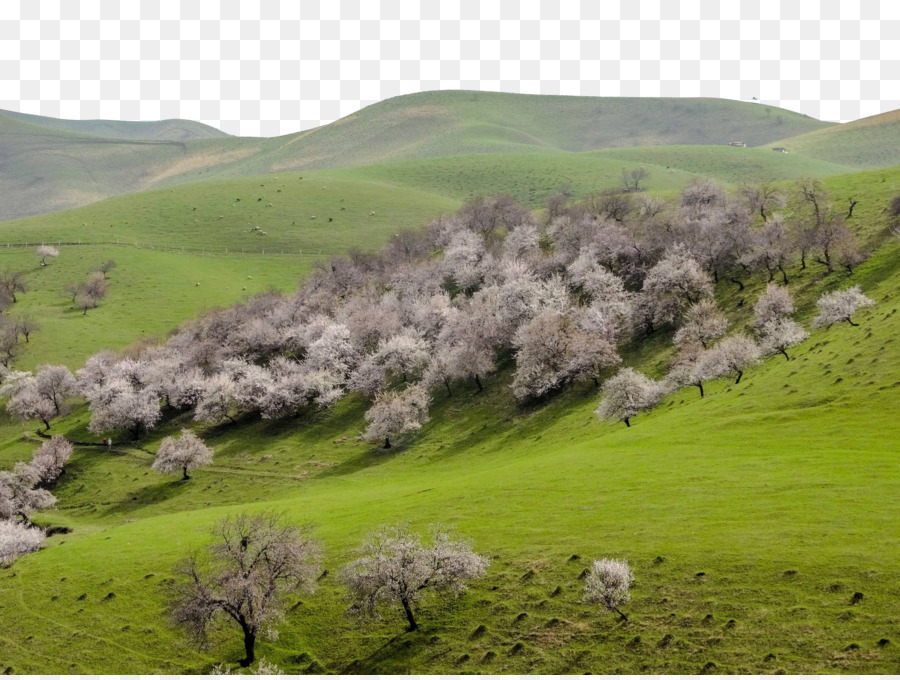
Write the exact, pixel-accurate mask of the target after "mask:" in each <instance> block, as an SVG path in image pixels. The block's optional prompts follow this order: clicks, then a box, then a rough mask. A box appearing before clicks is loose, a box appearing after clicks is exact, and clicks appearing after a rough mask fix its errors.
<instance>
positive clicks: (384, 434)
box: [363, 384, 431, 449]
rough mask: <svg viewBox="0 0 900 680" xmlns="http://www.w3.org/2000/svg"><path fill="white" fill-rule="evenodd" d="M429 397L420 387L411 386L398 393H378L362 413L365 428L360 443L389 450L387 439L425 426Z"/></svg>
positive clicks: (423, 388) (419, 385)
mask: <svg viewBox="0 0 900 680" xmlns="http://www.w3.org/2000/svg"><path fill="white" fill-rule="evenodd" d="M430 401H431V397H430V396H429V394H428V390H427V389H425V387H424V386H423V385H421V384H414V385H410V386H409V387H407V388H406V389H405V390H403V391H402V392H379V394H378V396H377V397H376V398H375V403H374V404H373V405H372V408H370V409H369V410H368V411H366V416H365V417H366V422H367V423H368V427H366V431H365V433H364V434H363V439H365V440H366V441H368V442H381V441H383V442H384V447H383V448H385V449H389V448H391V446H392V444H391V437H399V436H400V435H401V434H404V433H406V432H414V431H415V430H419V429H421V427H422V425H424V424H425V423H427V422H428V405H429V403H430Z"/></svg>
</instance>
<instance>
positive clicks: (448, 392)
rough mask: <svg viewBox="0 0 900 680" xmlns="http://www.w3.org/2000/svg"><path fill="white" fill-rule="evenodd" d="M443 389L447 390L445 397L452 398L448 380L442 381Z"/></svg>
mask: <svg viewBox="0 0 900 680" xmlns="http://www.w3.org/2000/svg"><path fill="white" fill-rule="evenodd" d="M444 387H446V388H447V396H448V397H452V396H453V392H451V391H450V381H449V380H445V381H444Z"/></svg>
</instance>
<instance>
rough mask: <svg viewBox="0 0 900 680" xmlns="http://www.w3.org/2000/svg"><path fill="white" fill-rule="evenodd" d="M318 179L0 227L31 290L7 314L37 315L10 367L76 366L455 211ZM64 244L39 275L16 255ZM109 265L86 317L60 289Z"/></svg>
mask: <svg viewBox="0 0 900 680" xmlns="http://www.w3.org/2000/svg"><path fill="white" fill-rule="evenodd" d="M325 180H326V181H327V184H325V183H323V182H322V181H318V180H317V179H315V178H313V177H308V178H306V179H303V180H300V179H299V178H298V176H297V175H287V174H282V175H279V176H277V177H276V176H271V175H269V176H264V177H255V178H245V179H236V180H224V181H216V182H200V183H196V184H190V185H185V186H182V187H175V188H172V189H159V190H156V191H150V192H143V193H139V194H131V195H127V196H119V197H116V198H111V199H108V200H105V201H100V202H98V203H94V204H92V205H89V206H85V207H83V208H77V209H74V210H68V211H65V212H61V213H55V214H52V215H40V216H36V217H31V218H27V219H23V220H13V221H10V222H5V223H3V224H0V270H4V269H6V268H10V269H15V270H19V271H25V272H26V280H27V281H28V286H29V289H30V290H29V292H28V293H26V294H24V295H21V296H20V297H19V302H18V303H17V304H16V305H14V307H13V308H12V309H11V310H10V313H11V314H13V315H19V314H26V313H29V314H32V315H33V316H35V318H36V319H38V320H39V322H40V323H41V326H42V328H41V330H40V331H39V332H37V333H35V334H34V335H33V336H32V338H31V341H30V342H29V343H28V344H27V345H23V346H22V347H20V349H21V355H20V356H19V357H18V358H17V360H16V364H17V365H18V366H20V367H23V368H24V367H33V366H35V365H37V364H40V363H43V362H46V361H65V362H66V363H71V364H72V365H77V364H80V363H81V361H83V360H84V359H85V358H86V357H87V356H89V355H90V354H92V353H94V352H95V351H97V350H98V349H99V348H101V347H110V348H116V349H120V348H123V347H125V346H127V345H129V344H131V343H132V342H134V341H135V340H138V339H139V338H142V337H152V336H164V335H165V333H167V332H168V331H169V330H171V329H172V328H174V327H175V326H176V325H178V324H179V323H181V322H183V321H185V320H186V319H189V318H191V317H193V316H195V315H196V314H197V313H198V312H199V311H200V310H202V309H204V308H209V307H214V306H221V305H227V304H232V303H234V302H236V301H238V300H240V299H241V298H243V297H246V296H248V295H251V294H253V293H257V292H262V291H265V290H267V289H268V288H269V287H274V288H277V289H280V290H290V289H293V288H295V287H296V285H297V281H298V280H299V278H300V277H301V275H304V274H306V273H308V272H309V271H310V268H311V267H312V265H313V263H314V262H316V261H317V260H319V259H321V258H324V257H328V256H331V255H336V254H339V253H343V252H346V251H347V250H348V249H349V248H353V247H355V248H360V249H363V250H374V249H377V248H379V247H380V246H381V245H382V244H383V243H384V242H385V241H387V239H388V238H389V237H390V236H391V235H392V234H394V233H396V232H397V231H398V230H400V229H403V228H411V227H419V226H421V225H423V224H424V223H425V222H426V221H427V220H429V219H432V218H434V217H437V216H439V215H440V214H442V213H444V212H450V211H452V210H455V209H456V208H457V207H458V206H459V202H458V201H457V200H454V199H452V198H447V197H444V196H440V195H436V194H431V193H426V192H423V191H420V190H417V189H411V188H407V187H403V186H386V185H384V184H382V183H378V182H371V181H360V180H352V179H338V178H333V177H327V178H325ZM258 199H262V200H258ZM372 212H374V213H375V214H374V215H372V214H371V213H372ZM313 215H315V216H316V219H311V217H312V216H313ZM329 217H330V218H331V219H332V221H331V222H329ZM254 226H259V227H260V230H254V229H253V227H254ZM260 231H264V232H265V235H262V234H261V233H260ZM60 241H61V242H62V243H61V244H59V246H58V247H59V249H60V252H61V255H60V257H59V258H58V259H57V260H54V261H53V262H52V263H51V264H50V265H49V266H47V267H40V266H39V265H38V259H37V258H36V257H35V247H34V246H29V247H25V246H19V247H15V244H23V243H32V244H37V243H41V242H52V243H54V244H58V243H59V242H60ZM10 243H11V244H13V247H9V246H8V245H7V244H10ZM108 259H113V260H114V261H115V262H116V263H117V265H118V267H117V268H116V270H115V271H113V272H112V274H111V275H110V276H111V279H112V281H111V283H110V293H109V295H110V297H109V299H108V300H107V301H105V302H104V303H103V304H102V305H101V306H100V307H99V308H97V309H94V310H91V311H90V312H89V313H88V315H87V316H86V317H83V318H82V317H81V316H80V314H81V311H79V310H76V309H73V308H72V303H71V299H70V298H69V297H68V296H66V295H64V294H63V290H64V288H65V286H66V285H67V284H69V283H72V282H75V281H82V280H84V279H85V278H86V277H87V275H88V273H89V272H90V271H91V270H92V269H93V268H94V267H96V266H98V265H99V264H101V263H102V262H105V261H106V260H108ZM249 277H252V278H249Z"/></svg>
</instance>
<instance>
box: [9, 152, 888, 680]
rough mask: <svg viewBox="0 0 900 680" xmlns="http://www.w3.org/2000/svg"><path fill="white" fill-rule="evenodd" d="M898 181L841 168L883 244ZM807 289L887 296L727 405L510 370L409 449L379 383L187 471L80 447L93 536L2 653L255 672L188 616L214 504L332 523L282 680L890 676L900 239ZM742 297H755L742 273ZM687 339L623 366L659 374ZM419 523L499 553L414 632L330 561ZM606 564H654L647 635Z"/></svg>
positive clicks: (69, 475) (31, 591) (639, 570)
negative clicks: (390, 444)
mask: <svg viewBox="0 0 900 680" xmlns="http://www.w3.org/2000/svg"><path fill="white" fill-rule="evenodd" d="M897 172H898V171H897V170H896V169H895V170H894V171H893V172H892V173H889V174H888V176H887V178H886V181H884V182H880V181H877V176H878V174H879V173H864V174H860V175H858V176H848V177H843V178H841V177H838V178H832V179H830V180H829V182H830V183H832V187H833V189H834V190H835V192H836V193H839V192H840V191H841V189H840V185H845V184H846V185H847V187H845V189H844V190H847V191H849V190H853V189H854V188H856V189H858V188H859V187H862V186H864V187H867V189H868V192H869V193H868V194H867V195H866V200H865V208H866V211H864V212H861V213H860V216H861V221H860V222H859V225H860V226H861V227H863V228H864V229H865V230H871V232H876V231H877V232H878V233H882V234H883V233H884V231H883V227H884V226H885V222H884V217H883V215H880V209H879V207H878V206H879V205H883V204H884V202H885V201H886V200H888V199H889V198H890V197H891V196H892V193H891V192H892V189H891V187H892V181H894V180H896V178H897ZM851 185H852V186H851ZM860 207H861V208H862V207H863V203H861V204H860ZM854 226H856V223H854ZM791 281H792V283H791V289H792V291H793V293H794V295H795V296H796V299H797V302H798V306H799V317H800V318H801V319H802V320H803V321H804V322H808V321H809V319H810V318H811V316H812V314H813V301H814V299H815V297H816V296H817V295H818V294H819V293H820V292H821V290H822V288H823V286H824V288H825V289H833V288H839V287H845V286H847V285H850V284H854V283H855V284H859V285H861V286H862V288H863V290H864V291H865V292H866V293H867V294H869V295H870V296H871V297H873V298H874V299H875V300H876V302H877V305H876V306H875V307H874V308H872V309H871V310H869V311H868V312H866V313H865V314H863V315H860V316H859V318H858V319H857V320H858V321H859V322H860V323H861V325H860V327H858V328H852V327H850V326H849V325H846V324H845V325H843V326H840V327H837V326H836V327H834V328H831V329H829V330H819V331H815V332H814V333H813V334H812V336H811V337H810V339H809V340H808V341H807V342H805V343H804V344H803V345H801V346H800V347H798V348H796V350H794V352H792V354H793V356H794V359H793V360H792V361H790V362H786V361H784V360H782V359H781V358H780V357H776V358H772V359H769V360H768V361H766V362H765V363H764V364H763V365H761V366H759V367H757V368H754V369H752V370H751V371H748V373H747V375H746V376H745V377H744V379H743V380H742V381H741V383H740V384H739V385H734V384H732V383H731V382H730V381H726V380H722V381H716V382H715V383H711V384H710V385H709V389H708V390H707V394H706V397H705V398H703V399H700V398H699V396H698V394H697V391H696V389H685V390H682V391H681V392H678V393H676V394H674V395H672V396H671V397H670V398H668V399H667V400H665V401H664V402H663V403H662V404H661V405H660V406H659V407H657V408H656V409H655V410H654V411H653V412H651V413H649V414H644V415H641V416H639V417H638V418H636V419H635V421H634V423H633V426H632V427H631V428H625V427H624V426H622V425H621V424H618V425H612V424H607V425H602V424H600V423H598V422H597V420H596V418H595V416H594V415H593V414H592V413H591V411H592V409H593V407H594V406H595V405H596V402H597V400H598V396H599V395H598V394H597V392H596V390H595V388H593V387H589V386H582V387H577V388H574V389H571V390H569V391H568V392H566V393H565V394H564V395H562V396H561V397H559V398H557V399H554V400H551V401H549V402H546V403H544V404H542V405H538V406H533V407H529V408H522V407H519V406H516V405H515V403H514V402H513V400H512V399H511V397H510V394H509V387H508V383H509V372H508V370H506V371H501V373H500V374H499V375H497V376H496V377H494V378H492V379H491V380H490V381H489V383H487V385H486V386H487V389H486V390H485V392H483V393H481V394H472V393H470V392H469V391H468V390H466V389H465V388H462V389H459V390H457V392H458V393H457V395H456V396H455V397H453V398H447V397H444V396H442V395H437V396H436V403H435V406H434V409H433V411H432V419H431V422H430V423H429V424H428V425H426V427H425V428H424V429H423V430H422V432H421V433H420V434H418V435H416V436H415V437H411V438H409V439H408V440H407V441H406V443H405V444H403V445H402V446H398V447H396V448H395V449H394V450H393V452H392V453H389V454H387V453H383V452H377V451H375V450H373V449H372V447H371V446H368V445H365V444H362V443H360V442H358V441H356V437H357V434H358V432H359V430H360V429H361V428H362V427H363V419H362V416H363V413H364V411H365V409H366V405H365V404H364V403H363V402H362V400H361V399H359V398H355V397H350V398H347V399H345V400H344V401H342V402H341V403H340V404H339V405H338V407H337V408H335V409H333V410H330V411H328V412H326V413H322V414H320V415H318V416H314V417H311V418H308V419H295V420H287V421H280V422H274V423H272V422H264V421H262V422H261V421H257V420H247V421H242V422H239V423H238V424H237V425H234V426H224V427H211V428H206V429H203V430H201V434H202V436H203V437H204V439H205V440H207V441H208V442H209V443H210V444H211V445H213V446H214V447H215V449H216V460H215V463H214V465H213V466H212V467H211V468H208V469H205V470H200V471H197V472H195V473H194V478H193V479H192V480H191V481H189V482H187V483H179V482H173V481H171V479H168V478H161V477H159V476H157V474H156V473H154V472H153V471H151V470H150V469H149V465H150V463H151V454H149V453H147V451H145V450H144V449H139V448H133V447H130V446H127V445H126V446H122V447H119V448H118V449H117V451H116V453H114V454H107V453H105V452H101V451H100V450H97V449H89V448H83V449H79V450H78V451H77V452H76V454H75V456H74V458H73V460H72V461H71V463H70V465H69V466H68V469H67V472H66V474H65V476H64V477H63V479H62V480H61V481H60V483H59V484H58V485H57V487H56V488H55V489H54V492H55V493H56V494H57V495H58V496H59V498H60V503H59V505H58V506H57V508H56V509H55V510H54V511H53V512H50V513H46V514H45V515H44V516H43V517H42V519H43V520H44V521H47V522H50V523H53V524H54V525H59V526H65V527H69V528H71V529H72V530H73V531H72V533H69V534H64V535H58V536H55V537H53V538H51V539H49V540H48V543H47V547H46V549H44V550H42V551H41V552H39V553H36V554H34V555H30V556H28V557H25V558H23V559H21V560H19V561H18V562H17V563H16V564H15V565H14V566H13V567H12V568H11V569H9V570H6V571H3V572H0V608H2V609H0V639H2V640H3V642H4V657H3V663H4V664H5V667H6V668H8V669H9V670H8V672H10V673H28V672H32V673H37V672H44V673H78V672H88V671H91V672H95V673H101V672H105V673H143V674H147V673H203V672H208V671H209V669H210V667H211V666H212V665H213V664H214V663H217V662H220V661H223V660H225V661H229V660H231V661H233V660H234V659H236V658H238V657H239V655H240V651H241V650H240V643H239V640H238V639H237V638H236V637H226V638H223V639H219V640H216V644H215V645H214V646H213V647H212V648H210V649H208V650H198V649H197V648H196V647H194V646H192V645H190V644H188V643H187V642H186V641H185V640H184V637H183V635H182V634H181V632H180V631H178V630H176V629H174V628H172V627H171V626H170V624H169V623H168V621H167V619H166V616H165V613H164V610H165V605H166V582H167V580H168V579H170V578H172V576H173V568H174V565H175V563H176V562H177V561H178V560H179V559H180V558H181V557H182V556H183V555H185V554H186V553H187V552H188V551H189V550H190V549H191V548H193V547H197V546H201V545H204V544H206V543H207V542H208V541H209V540H210V536H209V529H210V527H211V526H212V524H213V523H214V522H215V520H216V519H217V518H220V517H222V516H224V515H226V514H230V513H234V512H236V511H239V510H256V509H261V508H273V509H276V510H278V511H281V512H284V513H285V515H286V516H287V517H288V518H289V519H291V520H293V521H296V522H307V521H313V522H315V523H316V534H317V536H318V537H319V538H321V539H322V540H323V542H324V543H325V548H326V554H325V565H324V566H325V567H326V568H327V569H328V574H326V575H324V576H323V577H322V578H321V579H320V581H319V584H318V586H319V587H318V592H317V593H315V594H314V595H308V596H307V595H303V596H302V597H299V598H297V601H296V602H295V603H292V604H293V606H292V609H291V611H290V613H289V614H288V616H287V619H286V620H285V621H284V622H282V623H280V624H279V626H278V628H279V631H280V635H279V636H278V638H277V639H274V640H267V641H263V642H262V643H261V644H260V647H261V649H260V651H259V653H260V654H261V655H262V656H264V657H265V658H267V659H269V660H270V661H272V662H274V663H276V664H278V665H279V666H280V667H281V668H283V669H284V670H285V671H286V672H290V673H299V672H305V671H312V672H321V671H322V670H324V671H330V672H345V673H353V674H360V673H362V674H366V673H382V674H383V673H411V672H412V673H424V672H428V673H445V674H458V673H460V672H473V673H474V672H481V673H485V672H492V673H513V674H521V673H552V674H557V673H584V672H592V673H627V674H649V673H675V674H684V673H699V672H701V671H705V672H711V671H713V672H719V673H741V674H757V673H775V672H788V673H811V674H820V673H852V674H858V673H889V672H891V671H892V670H893V669H895V668H896V667H897V665H898V664H900V648H898V645H897V640H896V638H897V633H896V625H895V622H896V618H897V601H898V597H900V588H898V583H900V569H898V566H897V565H898V559H897V557H898V555H897V550H898V548H897V543H896V536H897V535H898V533H900V520H898V518H897V515H896V512H894V505H893V504H894V499H895V498H896V497H897V495H898V493H900V461H898V460H897V457H896V442H897V441H898V438H900V425H898V422H897V419H896V418H895V417H894V414H893V411H892V408H891V407H890V405H891V404H893V403H894V402H895V401H896V392H897V390H898V389H900V383H898V381H897V375H896V370H895V369H896V366H898V365H900V345H898V344H897V342H896V341H895V340H896V337H897V335H898V332H900V325H898V324H900V315H898V314H897V312H896V306H897V305H896V300H897V297H898V295H900V243H898V242H897V240H896V238H888V239H887V240H883V241H882V245H880V246H879V248H878V249H877V251H876V252H875V253H874V255H873V257H872V258H871V259H870V260H869V261H868V262H867V263H866V264H865V265H863V266H861V267H859V268H858V269H857V270H856V272H855V273H854V274H853V275H852V276H848V275H847V274H846V273H840V272H837V273H835V274H833V275H831V276H830V277H827V278H826V277H823V274H822V272H821V270H820V269H818V268H810V269H807V270H806V271H799V270H798V269H793V270H792V271H791ZM764 285H765V281H764V278H762V277H757V278H755V279H754V280H753V281H752V282H751V283H750V285H749V286H748V290H747V291H746V292H745V293H744V294H743V295H744V296H745V297H747V298H751V297H752V296H754V295H756V294H757V293H758V292H759V291H760V290H761V289H762V288H763V287H764ZM719 302H720V304H721V305H722V306H723V308H724V309H728V310H731V311H732V312H733V313H736V314H738V315H739V316H740V315H743V316H740V318H744V319H746V315H747V314H748V313H749V312H748V310H747V309H746V305H744V306H738V294H737V293H736V292H735V291H734V288H733V287H730V286H726V285H723V286H721V287H720V290H719ZM666 344H667V343H664V342H659V343H651V344H650V345H649V346H647V347H645V348H644V350H643V351H642V352H641V353H640V354H629V355H628V356H627V357H626V361H627V363H629V364H638V365H640V366H641V367H642V368H644V369H645V370H648V371H650V372H651V373H656V372H658V371H659V369H660V366H661V363H662V361H663V360H664V358H665V356H666V352H667V349H666ZM187 417H188V416H180V417H175V418H172V419H171V420H169V421H168V422H167V423H166V424H165V426H164V427H163V428H162V429H161V430H160V431H159V432H156V433H154V435H153V436H152V437H151V438H150V440H149V441H145V442H142V447H144V448H146V449H147V450H150V451H153V450H155V449H156V447H157V446H158V444H159V441H160V439H161V438H162V437H163V436H165V435H167V434H169V433H173V432H176V431H177V430H178V428H180V427H181V426H183V425H186V424H187V423H188V422H189V421H188V420H187ZM85 423H86V414H85V413H84V411H77V412H75V413H73V414H72V415H71V416H69V417H68V418H67V419H66V420H65V421H64V422H61V423H59V424H57V425H55V427H54V429H55V430H57V431H60V432H68V433H69V434H70V436H72V437H73V438H75V439H78V440H85V439H89V438H91V436H92V435H90V434H88V433H87V432H86V431H85V430H84V425H85ZM20 432H21V428H16V427H15V426H12V425H7V426H6V427H4V428H3V433H5V443H4V444H2V445H0V464H2V465H4V466H7V465H9V464H11V463H12V462H13V461H14V460H17V459H21V458H25V457H27V456H28V455H29V454H30V451H31V450H32V449H33V448H34V447H35V446H36V443H35V442H33V441H28V440H27V439H23V437H22V435H21V434H20ZM403 520H411V521H412V522H413V524H414V526H415V528H417V529H424V528H426V527H427V526H428V525H429V524H430V523H434V522H445V523H449V524H453V525H455V526H456V527H457V529H458V530H459V531H460V533H462V534H463V535H465V536H467V537H470V538H471V539H472V540H473V541H474V545H475V548H476V549H477V550H478V551H479V552H481V553H483V554H485V555H487V556H489V557H490V558H491V560H492V565H491V567H490V570H489V572H488V575H487V577H486V578H485V579H484V580H482V581H480V582H478V583H476V584H474V586H473V587H472V588H471V589H470V590H469V591H468V592H466V593H465V594H464V595H463V596H462V597H461V598H460V599H458V600H445V601H442V600H438V599H434V600H429V601H427V603H426V604H425V605H424V607H423V608H422V611H421V616H420V619H421V622H422V629H421V630H420V631H418V632H416V633H403V630H402V629H403V623H402V621H401V616H400V614H399V612H398V613H394V614H390V615H388V616H387V617H386V618H385V619H384V620H382V621H380V622H376V623H373V624H370V625H366V626H362V625H360V624H359V623H358V622H357V621H355V620H354V619H351V618H348V617H347V616H346V615H345V610H346V607H347V602H346V600H345V598H344V593H343V591H342V589H341V588H340V587H339V586H338V584H337V582H336V580H335V576H334V574H335V573H336V571H337V569H338V567H339V566H340V565H341V564H342V563H343V562H345V561H346V560H348V559H350V557H351V556H352V550H353V548H354V547H355V546H356V545H357V544H358V542H359V541H360V540H361V538H362V537H363V536H364V535H365V534H366V533H367V532H368V531H369V530H370V529H372V528H374V527H375V526H377V525H379V524H381V523H393V522H397V521H403ZM600 556H615V557H620V558H626V559H628V560H629V562H630V563H631V565H632V568H633V569H634V571H635V575H636V584H635V589H634V597H633V600H632V601H631V602H630V603H629V605H628V610H627V611H628V613H629V615H630V618H629V621H628V622H627V623H620V622H618V621H617V620H616V619H615V617H612V616H609V615H604V614H602V613H601V612H599V611H598V610H597V609H596V608H592V607H588V606H586V605H584V604H582V603H581V588H582V582H581V581H580V579H579V575H580V574H581V572H582V571H583V569H584V568H585V567H586V566H588V565H589V561H590V560H591V559H593V558H596V557H600ZM856 593H861V594H862V597H861V599H860V598H855V599H856V600H857V602H856V603H855V604H851V602H852V601H853V600H854V594H856Z"/></svg>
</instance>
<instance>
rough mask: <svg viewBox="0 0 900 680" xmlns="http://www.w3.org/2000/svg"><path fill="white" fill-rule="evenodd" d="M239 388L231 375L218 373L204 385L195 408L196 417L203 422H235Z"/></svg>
mask: <svg viewBox="0 0 900 680" xmlns="http://www.w3.org/2000/svg"><path fill="white" fill-rule="evenodd" d="M236 392H237V388H236V386H235V384H234V380H232V378H231V376H229V375H227V374H225V373H217V374H216V375H214V376H212V377H211V378H210V379H209V380H208V381H207V382H206V384H205V385H204V387H203V391H202V393H201V394H202V396H201V397H200V399H199V401H198V402H197V408H196V409H195V410H194V418H195V420H198V421H199V422H201V423H221V422H223V421H225V420H227V421H229V422H231V423H233V422H234V415H235V413H236V411H237V408H238V405H237V397H236Z"/></svg>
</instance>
